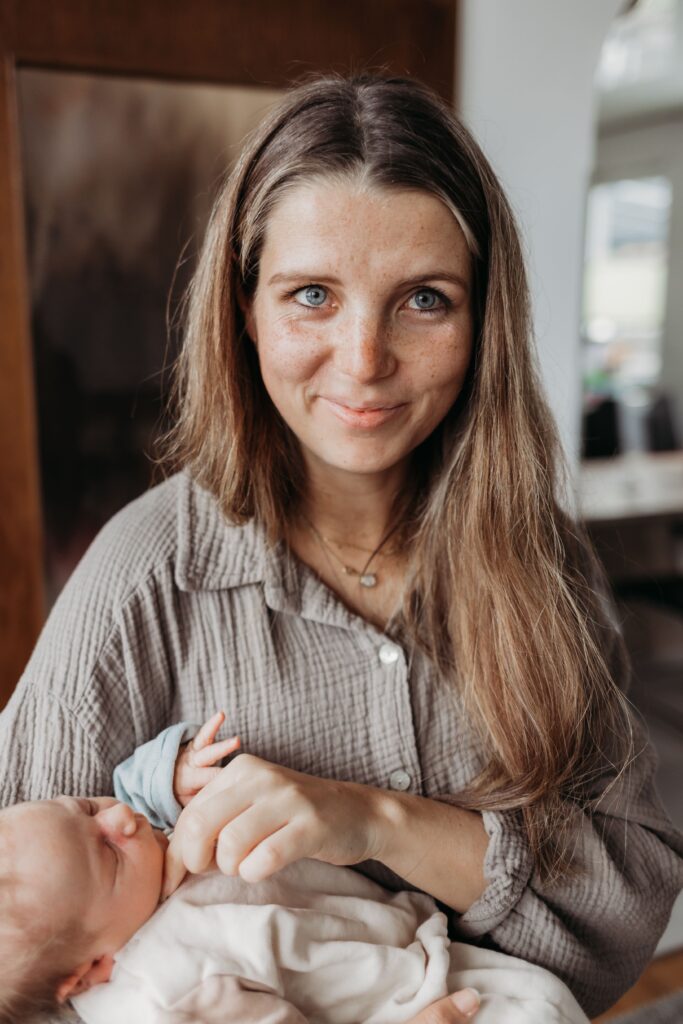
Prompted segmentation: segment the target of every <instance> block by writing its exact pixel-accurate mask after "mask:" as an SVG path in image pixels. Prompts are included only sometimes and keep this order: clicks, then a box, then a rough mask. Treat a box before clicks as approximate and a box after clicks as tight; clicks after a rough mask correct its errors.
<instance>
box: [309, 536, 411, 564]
mask: <svg viewBox="0 0 683 1024" xmlns="http://www.w3.org/2000/svg"><path fill="white" fill-rule="evenodd" d="M320 536H321V537H322V539H323V540H324V541H325V543H326V544H334V546H335V547H336V548H351V550H352V551H362V552H363V554H364V555H375V554H377V552H378V550H379V548H373V550H372V551H371V550H370V548H363V547H361V546H360V544H352V543H351V541H346V540H345V541H341V540H335V539H334V537H326V536H325V534H324V533H321V534H320ZM381 546H382V545H381V544H380V547H381ZM405 548H406V546H405V544H404V545H401V546H400V547H397V548H390V549H389V551H385V552H384V557H385V558H388V557H389V556H390V555H398V554H400V553H401V551H405Z"/></svg>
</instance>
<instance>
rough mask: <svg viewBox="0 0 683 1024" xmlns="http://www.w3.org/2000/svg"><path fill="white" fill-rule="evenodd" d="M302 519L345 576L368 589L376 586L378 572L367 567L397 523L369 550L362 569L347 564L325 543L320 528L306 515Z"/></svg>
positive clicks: (394, 530)
mask: <svg viewBox="0 0 683 1024" xmlns="http://www.w3.org/2000/svg"><path fill="white" fill-rule="evenodd" d="M303 519H304V521H305V522H306V524H307V525H308V527H309V529H310V530H311V532H312V533H313V535H314V537H315V538H316V539H317V541H318V543H319V544H320V546H321V548H322V549H323V552H324V553H325V554H327V555H332V557H333V558H334V559H335V560H336V561H337V562H338V563H339V565H341V567H342V570H343V572H344V574H345V575H346V576H356V577H357V578H358V582H359V583H360V585H361V587H366V588H368V589H370V588H371V587H376V586H377V584H378V583H379V582H380V579H379V576H378V574H377V573H376V572H368V569H369V568H370V563H371V562H372V560H373V558H375V557H376V556H377V555H378V554H379V553H380V551H381V550H382V548H383V547H384V545H385V544H386V542H387V541H388V540H389V538H390V537H391V536H392V535H393V534H394V533H395V532H396V530H397V529H398V524H397V525H396V526H394V527H393V528H392V529H391V530H390V531H389V533H387V534H386V535H385V536H384V537H383V538H382V540H381V541H380V542H379V544H378V545H377V547H376V548H375V549H374V551H371V552H370V557H369V558H368V560H367V562H366V563H365V565H364V566H363V568H362V569H355V568H354V567H353V566H352V565H347V564H346V562H345V561H344V560H343V559H342V558H340V557H339V555H338V554H337V553H336V551H333V550H332V548H331V547H330V546H329V544H327V543H326V540H325V538H324V537H323V535H322V533H321V532H320V530H318V529H317V528H316V527H315V526H314V525H313V523H312V522H311V520H310V519H309V518H308V517H307V516H303Z"/></svg>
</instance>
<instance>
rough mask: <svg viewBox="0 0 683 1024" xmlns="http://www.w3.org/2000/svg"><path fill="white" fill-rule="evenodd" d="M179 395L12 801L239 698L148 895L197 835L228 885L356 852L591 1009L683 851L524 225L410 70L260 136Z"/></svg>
mask: <svg viewBox="0 0 683 1024" xmlns="http://www.w3.org/2000/svg"><path fill="white" fill-rule="evenodd" d="M178 399H179V414H178V420H177V424H176V427H175V429H174V431H173V433H172V435H171V436H170V438H169V439H168V444H167V456H168V459H169V460H170V461H171V462H172V463H173V464H174V465H175V466H176V467H177V468H179V469H181V470H182V472H181V473H179V474H177V475H176V476H173V477H171V478H170V479H169V480H168V481H166V483H164V484H163V485H161V486H160V487H158V488H156V489H155V490H153V491H151V492H149V494H147V495H145V496H144V497H143V498H142V499H140V500H139V501H137V502H135V503H134V504H133V505H132V506H129V507H128V508H127V509H125V510H124V511H123V512H122V513H119V515H118V516H117V517H115V519H114V520H113V521H112V522H111V523H110V524H109V525H108V526H107V527H106V528H105V530H104V531H103V532H102V534H101V535H100V537H99V538H98V539H97V540H96V542H95V544H94V545H93V547H92V548H91V550H90V552H89V553H88V554H87V555H86V557H85V559H84V561H83V563H82V564H81V566H80V567H79V568H78V570H77V571H76V573H75V574H74V576H73V578H72V580H71V581H70V583H69V585H68V586H67V588H66V589H65V591H64V593H63V594H62V596H61V597H60V600H59V602H58V604H57V606H56V608H55V610H54V612H53V614H52V616H51V618H50V621H49V623H48V625H47V626H46V629H45V631H44V633H43V635H42V637H41V640H40V642H39V644H38V646H37V648H36V651H35V653H34V655H33V657H32V659H31V662H30V664H29V666H28V668H27V671H26V673H25V676H24V678H23V679H22V681H21V683H20V685H19V687H18V689H17V692H16V693H15V695H14V697H13V699H12V701H11V703H10V705H9V707H8V708H7V710H6V711H5V712H4V714H3V716H2V736H1V743H0V750H1V751H2V754H1V755H0V756H2V758H3V771H2V780H3V782H2V785H3V792H2V802H3V803H10V802H13V801H15V800H18V799H22V798H23V799H29V798H32V797H38V796H40V797H45V796H50V795H52V794H53V793H55V792H81V793H83V792H88V793H97V792H102V793H105V792H109V791H110V786H111V771H112V768H113V766H114V765H115V764H116V763H117V762H118V761H120V760H122V759H123V758H124V757H126V756H127V755H128V754H129V753H130V752H131V751H132V749H133V748H134V747H135V746H136V745H139V744H140V743H142V742H144V741H145V740H147V739H149V738H150V737H151V736H153V735H154V734H156V732H158V731H159V730H160V729H161V728H163V727H164V726H165V725H167V724H168V723H169V722H171V721H176V720H180V719H194V720H202V719H204V718H206V717H207V716H208V713H209V712H211V711H213V710H214V709H215V708H216V707H225V708H226V711H227V713H228V725H229V728H230V732H231V733H239V734H240V735H241V737H242V740H243V744H244V747H245V749H246V750H247V751H248V754H247V755H246V756H242V757H239V758H237V759H236V761H235V762H234V763H233V764H231V765H230V766H229V767H228V769H226V771H225V772H224V773H223V774H222V776H221V785H220V786H218V787H217V793H216V795H215V797H214V798H213V799H212V801H211V805H210V811H208V810H207V807H208V804H207V803H206V802H205V803H204V804H202V808H203V811H202V813H201V814H199V813H193V812H192V811H191V808H189V809H188V811H187V812H186V813H185V815H184V818H183V819H181V822H180V823H179V827H178V839H177V841H176V843H174V844H173V853H172V854H171V857H170V870H169V884H171V885H172V884H174V882H175V881H177V877H178V875H179V874H182V871H183V870H184V867H188V868H189V869H191V870H196V869H198V868H201V867H202V866H203V865H204V863H205V862H206V860H207V859H208V857H209V856H211V855H212V852H213V847H214V843H215V842H216V841H217V842H218V849H217V859H218V863H219V866H221V868H222V869H223V870H226V871H233V870H237V869H239V871H240V873H241V874H242V875H243V877H245V878H246V879H256V878H261V877H265V876H266V875H268V874H269V873H271V872H272V871H274V870H276V869H277V868H278V867H280V866H282V865H283V864H284V863H287V862H289V861H292V860H296V859H299V858H301V857H311V856H312V857H318V858H320V859H322V860H327V861H330V862H332V863H342V864H358V865H360V866H361V869H362V870H364V871H366V873H368V874H370V875H372V876H373V877H375V878H376V879H378V880H379V881H382V882H384V884H387V885H390V886H394V887H416V888H418V889H422V890H424V891H426V892H428V893H430V894H432V895H433V896H435V897H436V898H437V899H438V900H439V901H440V902H441V903H442V905H443V907H444V909H445V910H446V912H447V913H448V916H449V922H450V926H451V930H452V933H453V935H454V936H457V937H460V938H463V937H464V938H469V939H471V940H473V941H478V942H484V943H486V944H489V945H492V946H494V947H496V948H499V949H501V950H503V951H504V952H508V953H511V954H514V955H516V956H520V957H523V958H525V959H528V960H530V961H532V962H534V963H538V964H541V965H542V966H545V967H547V968H549V969H550V970H552V971H554V972H555V973H556V974H557V975H559V976H560V977H561V978H562V979H563V980H565V981H566V982H567V984H568V985H569V987H570V988H571V989H572V991H573V992H574V994H575V995H576V997H577V998H578V999H579V1001H580V1002H581V1003H582V1005H583V1007H584V1009H585V1010H586V1012H588V1013H589V1014H594V1013H597V1012H599V1011H601V1010H603V1009H604V1008H605V1007H606V1006H607V1005H609V1004H610V1003H611V1002H613V1001H614V1000H615V999H616V998H617V997H618V995H619V994H620V993H621V992H622V991H623V990H624V989H625V988H627V987H628V985H629V984H631V982H632V981H633V980H634V979H635V977H636V976H637V975H638V974H639V973H640V971H641V970H642V967H643V966H644V964H645V962H646V961H647V959H648V958H649V956H650V955H651V952H652V950H653V948H654V945H655V943H656V941H657V939H658V937H659V935H660V933H661V931H662V930H663V927H664V925H665V923H666V920H667V918H668V914H669V911H670V907H671V903H672V900H673V898H674V897H675V894H676V892H677V891H678V889H679V886H680V879H681V859H680V854H681V851H682V847H681V842H680V837H678V836H677V835H676V834H675V833H674V831H673V830H672V828H671V826H670V824H669V822H668V820H667V818H666V815H665V814H664V812H663V810H662V808H661V806H660V804H659V802H658V800H657V797H656V795H655V793H654V790H653V784H652V773H653V766H652V759H651V756H650V753H649V751H648V750H647V749H643V746H642V741H640V740H639V739H636V740H635V745H634V743H633V740H632V739H631V724H630V720H629V716H628V713H627V711H626V706H625V701H624V698H623V697H622V695H621V692H620V689H619V685H620V684H623V683H624V682H625V679H624V671H625V669H624V667H623V666H624V662H623V658H622V645H621V640H620V638H619V635H618V632H617V631H616V628H615V626H614V624H613V621H612V619H611V617H610V610H609V607H608V604H607V602H606V601H605V599H604V597H602V596H601V591H600V589H599V588H600V587H601V580H600V573H599V571H598V569H597V566H596V564H595V561H594V558H593V556H592V554H591V553H590V550H589V548H588V546H587V543H586V541H585V540H584V538H583V536H582V534H581V531H580V530H579V528H578V527H577V525H576V524H575V523H573V522H572V521H571V519H570V518H569V517H568V516H567V514H566V513H564V512H563V511H562V509H561V507H560V505H559V503H558V496H557V486H558V485H557V466H558V458H559V456H558V446H557V441H556V438H555V433H554V427H553V424H552V420H551V417H550V415H549V413H548V411H547V409H546V407H545V405H544V402H543V400H542V398H541V396H540V392H539V387H538V383H537V378H536V375H535V371H534V367H533V361H532V355H531V347H530V341H529V322H528V298H527V291H526V285H525V279H524V271H523V263H522V257H521V253H520V246H519V242H518V237H517V232H516V229H515V226H514V222H513V218H512V216H511V213H510V210H509V207H508V205H507V203H506V200H505V198H504V196H503V195H502V193H501V190H500V186H499V185H498V182H497V181H496V179H495V176H494V175H493V173H492V171H491V169H490V167H489V165H488V164H487V162H486V160H485V158H484V157H483V156H482V154H481V152H480V151H479V149H478V147H477V146H476V144H475V143H474V142H473V140H472V139H471V138H470V136H469V135H468V133H467V132H466V131H465V129H464V128H463V127H462V126H461V125H460V124H459V123H458V122H457V121H456V120H455V119H454V118H453V116H452V115H451V114H450V112H449V111H448V110H447V109H446V108H445V106H443V105H442V104H441V103H440V102H439V101H438V100H437V99H436V98H435V97H434V96H433V95H431V94H430V93H429V92H428V91H427V90H425V89H424V88H422V87H420V86H419V85H417V84H416V83H414V82H409V81H404V80H401V79H382V78H378V77H371V76H361V77H360V78H355V79H350V80H344V79H334V78H325V79H319V80H316V81H313V82H311V83H310V84H308V85H305V86H302V87H300V88H299V89H296V90H294V91H293V92H291V93H290V94H289V95H288V96H287V97H286V98H285V100H284V101H283V102H282V104H280V106H279V107H278V108H277V109H276V110H275V111H274V112H273V113H272V114H271V115H270V117H269V118H268V119H267V120H266V121H265V122H264V124H263V125H262V126H261V127H260V128H259V129H258V131H257V132H256V133H255V134H254V135H253V136H252V137H251V139H250V140H249V142H248V144H247V146H246V148H245V151H244V153H243V155H242V158H241V160H240V162H239V164H238V166H237V167H236V169H235V171H234V172H233V174H232V175H231V176H230V178H229V180H228V182H227V184H226V186H225V188H224V190H223V192H222V193H221V195H220V196H219V198H218V200H217V203H216V207H215V210H214V214H213V217H212V221H211V224H210V226H209V229H208V232H207V236H206V241H205V244H204V248H203V252H202V256H201V260H200V265H199V268H198V271H197V274H196V276H195V279H194V282H193V285H192V289H191V295H190V301H189V306H188V311H187V331H186V339H185V346H184V351H183V354H182V356H181V359H180V363H179V374H178ZM596 588H598V589H596ZM65 751H66V752H67V756H64V752H65ZM629 759H630V763H629V766H628V769H626V768H625V765H626V763H627V760H629Z"/></svg>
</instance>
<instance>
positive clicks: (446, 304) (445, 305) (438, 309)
mask: <svg viewBox="0 0 683 1024" xmlns="http://www.w3.org/2000/svg"><path fill="white" fill-rule="evenodd" d="M307 288H322V289H323V290H325V291H326V290H327V289H325V286H324V285H322V284H316V282H315V281H310V282H309V283H308V284H304V285H301V286H300V287H299V288H293V289H292V290H291V291H289V292H286V294H285V298H286V299H288V300H292V299H293V298H294V296H295V295H298V293H299V292H303V291H305V290H306V289H307ZM420 292H431V293H432V295H436V297H437V299H438V300H439V303H440V305H438V306H435V307H434V308H433V309H415V310H414V312H416V313H421V314H422V315H423V316H424V315H426V316H429V315H431V316H434V315H435V314H436V313H442V312H444V311H445V310H448V309H450V308H451V306H452V305H453V303H452V302H451V300H450V299H449V298H448V296H447V295H444V293H443V292H442V291H439V289H438V288H432V287H431V285H430V286H429V287H427V286H425V287H424V288H416V289H415V291H414V292H413V293H412V295H411V296H410V297H411V299H412V298H415V296H416V295H419V294H420ZM299 305H301V306H302V307H303V308H304V309H322V308H323V307H322V306H306V305H304V303H303V302H301V303H299Z"/></svg>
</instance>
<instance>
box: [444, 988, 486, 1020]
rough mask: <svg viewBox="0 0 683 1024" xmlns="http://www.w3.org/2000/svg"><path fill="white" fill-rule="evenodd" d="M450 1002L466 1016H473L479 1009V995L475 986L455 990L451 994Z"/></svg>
mask: <svg viewBox="0 0 683 1024" xmlns="http://www.w3.org/2000/svg"><path fill="white" fill-rule="evenodd" d="M451 1002H452V1003H453V1005H454V1006H455V1007H456V1008H457V1009H458V1010H460V1012H461V1013H464V1014H465V1016H466V1017H473V1016H474V1014H475V1013H476V1012H477V1010H478V1009H479V1004H480V1003H481V996H480V995H479V993H478V992H477V990H476V988H464V989H463V990H462V991H461V992H456V993H455V995H452V996H451Z"/></svg>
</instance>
